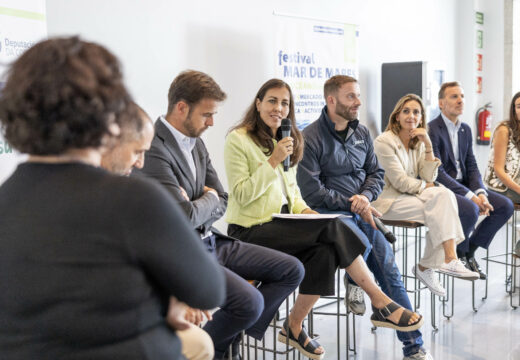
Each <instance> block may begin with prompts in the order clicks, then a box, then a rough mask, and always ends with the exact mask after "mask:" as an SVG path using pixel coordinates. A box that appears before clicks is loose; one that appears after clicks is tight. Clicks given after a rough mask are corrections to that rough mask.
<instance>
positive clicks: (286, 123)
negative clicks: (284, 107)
mask: <svg viewBox="0 0 520 360" xmlns="http://www.w3.org/2000/svg"><path fill="white" fill-rule="evenodd" d="M281 128H282V131H291V120H289V119H282V126H281Z"/></svg>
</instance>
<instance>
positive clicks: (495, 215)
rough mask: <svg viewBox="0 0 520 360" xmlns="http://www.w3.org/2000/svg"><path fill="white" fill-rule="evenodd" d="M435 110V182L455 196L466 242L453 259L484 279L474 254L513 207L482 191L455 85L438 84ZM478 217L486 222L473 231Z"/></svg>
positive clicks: (459, 90) (432, 125)
mask: <svg viewBox="0 0 520 360" xmlns="http://www.w3.org/2000/svg"><path fill="white" fill-rule="evenodd" d="M439 108H440V109H441V114H440V115H439V116H438V117H437V118H436V119H434V120H432V121H431V122H430V123H429V124H428V126H429V134H430V138H431V141H432V145H433V151H434V153H435V156H436V157H437V158H439V159H440V160H441V161H442V165H441V167H439V175H438V177H437V181H439V182H440V183H441V184H443V185H444V186H446V187H447V188H449V189H450V190H451V191H453V192H454V193H455V196H456V198H457V203H458V205H459V217H460V221H461V224H462V228H463V229H464V235H465V238H466V239H465V240H464V241H463V242H462V243H460V244H459V245H458V247H457V255H458V256H459V258H460V259H461V260H463V261H465V262H466V266H467V267H468V268H469V269H470V270H472V271H475V272H478V273H479V274H480V278H481V279H485V278H486V274H485V273H484V272H483V271H482V270H481V268H480V266H479V265H478V263H477V261H476V260H475V250H476V249H477V248H478V247H482V248H485V249H487V248H488V246H489V244H490V242H491V240H493V237H494V236H495V234H496V232H497V231H498V230H499V229H500V228H501V227H502V225H504V224H505V223H506V222H507V220H508V219H509V218H510V217H511V215H512V214H513V203H512V202H511V200H509V199H508V198H506V197H505V196H502V195H499V194H497V193H495V192H489V193H488V192H487V191H486V187H485V186H484V184H483V182H482V177H481V175H480V171H479V170H478V167H477V162H476V160H475V156H474V154H473V139H472V136H471V128H470V127H469V126H468V124H465V123H463V122H462V121H461V120H460V119H459V116H460V115H461V114H462V112H463V111H464V90H463V89H462V86H461V85H460V84H459V83H458V82H449V83H444V84H442V86H441V88H440V90H439ZM479 215H486V218H485V219H484V220H483V221H482V222H481V223H480V224H479V226H478V227H477V228H476V229H475V224H476V222H477V220H478V217H479ZM472 231H473V233H472Z"/></svg>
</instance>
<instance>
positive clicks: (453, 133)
mask: <svg viewBox="0 0 520 360" xmlns="http://www.w3.org/2000/svg"><path fill="white" fill-rule="evenodd" d="M441 116H442V120H444V124H446V128H447V129H448V134H449V135H450V141H451V149H452V151H453V156H454V157H455V164H456V166H457V177H456V180H459V181H460V180H462V170H461V167H460V151H459V130H460V126H461V122H460V119H457V121H456V122H455V123H453V121H451V120H450V119H448V118H447V117H446V116H445V115H444V114H443V113H442V112H441ZM475 193H476V194H480V193H484V194H485V195H486V196H487V193H486V190H485V189H478V190H477V191H476V192H475ZM475 193H474V192H473V191H471V190H470V191H468V192H467V193H466V195H464V196H465V197H466V198H467V199H470V200H471V198H472V197H473V196H476V195H475Z"/></svg>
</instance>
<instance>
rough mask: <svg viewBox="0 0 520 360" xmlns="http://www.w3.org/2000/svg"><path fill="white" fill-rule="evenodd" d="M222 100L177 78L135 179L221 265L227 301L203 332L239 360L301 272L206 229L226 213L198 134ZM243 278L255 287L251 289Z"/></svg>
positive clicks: (291, 262) (200, 82)
mask: <svg viewBox="0 0 520 360" xmlns="http://www.w3.org/2000/svg"><path fill="white" fill-rule="evenodd" d="M225 98H226V95H225V93H224V92H223V91H222V90H221V89H220V87H219V86H218V84H217V83H216V82H215V81H214V80H213V79H212V78H211V77H210V76H208V75H207V74H204V73H201V72H198V71H185V72H182V73H181V74H179V75H178V76H177V77H176V78H175V80H174V81H173V82H172V84H171V86H170V90H169V93H168V113H167V114H166V116H161V117H160V118H159V119H158V120H157V122H156V124H155V130H156V133H155V137H154V139H153V141H152V146H151V148H150V151H148V152H147V153H146V155H145V159H146V161H145V165H144V168H143V169H142V172H141V173H142V174H144V175H146V176H148V177H151V178H155V179H157V180H159V181H160V182H161V183H162V184H163V185H164V186H165V188H166V189H167V190H168V191H169V192H170V193H171V194H172V196H173V197H174V198H175V199H176V201H177V202H178V203H179V205H180V206H181V208H182V209H184V211H185V213H186V216H187V218H188V221H190V222H191V224H192V225H193V227H194V228H195V229H196V230H197V231H198V232H199V234H200V237H201V240H202V241H203V242H204V244H205V245H206V247H207V249H208V251H210V252H212V253H214V254H215V256H216V257H217V258H218V260H219V262H220V264H221V265H222V266H223V267H224V272H225V276H226V286H227V298H226V303H225V304H224V305H223V306H222V307H221V308H220V310H218V311H217V312H215V313H214V314H213V319H212V320H211V321H208V323H207V324H206V325H205V326H204V330H205V331H206V332H208V334H209V335H210V336H211V338H212V340H213V343H214V344H215V358H217V359H221V358H227V356H229V354H226V351H227V350H228V348H229V345H230V344H231V345H232V346H231V347H232V354H231V355H232V357H233V358H234V359H238V358H239V354H238V345H239V341H240V336H239V334H240V332H241V331H242V330H245V331H246V334H248V335H250V336H253V337H254V338H256V339H261V338H262V337H263V336H264V333H265V330H266V329H267V326H268V325H269V322H270V321H271V320H272V318H273V317H274V315H275V313H276V311H277V310H278V307H279V306H280V304H281V303H282V302H283V300H284V299H285V298H286V297H287V296H288V295H289V294H290V293H291V292H293V291H294V289H296V287H297V286H298V285H299V284H300V282H301V280H302V279H303V273H304V270H303V265H302V264H301V263H300V262H299V261H298V260H297V259H296V258H294V257H292V256H290V255H286V254H283V253H281V252H278V251H275V250H271V249H268V248H264V247H261V246H256V245H252V244H247V243H243V242H241V241H238V240H236V239H233V238H230V237H227V236H225V235H222V234H221V233H219V232H218V231H217V230H216V229H215V228H213V227H212V225H213V223H214V222H215V221H217V220H218V219H219V218H220V217H222V215H224V212H225V210H226V206H227V198H228V196H227V193H226V192H225V191H224V189H223V187H222V184H221V183H220V180H219V179H218V176H217V173H216V172H215V170H214V169H213V166H212V165H211V160H210V158H209V154H208V151H207V149H206V147H205V145H204V142H203V141H202V140H201V139H200V137H199V136H200V135H201V134H202V133H203V132H204V131H205V130H206V129H207V128H208V127H210V126H213V117H214V116H215V114H216V113H217V107H218V103H220V102H221V101H223V100H224V99H225ZM245 279H247V280H257V281H260V283H261V284H260V286H258V288H255V287H253V286H251V284H249V283H248V282H247V281H246V280H245ZM193 286H197V284H193ZM191 316H192V318H193V319H195V321H196V322H199V321H201V320H202V314H201V312H200V311H198V310H196V309H193V310H192V311H191Z"/></svg>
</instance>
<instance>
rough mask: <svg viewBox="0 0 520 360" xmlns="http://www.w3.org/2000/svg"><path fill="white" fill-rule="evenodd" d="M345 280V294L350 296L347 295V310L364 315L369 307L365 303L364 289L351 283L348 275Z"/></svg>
mask: <svg viewBox="0 0 520 360" xmlns="http://www.w3.org/2000/svg"><path fill="white" fill-rule="evenodd" d="M343 281H344V283H345V290H346V292H345V295H347V294H348V296H345V307H346V308H347V311H350V312H351V313H353V314H355V315H364V314H365V311H366V309H367V307H366V305H365V296H364V292H363V289H361V288H360V287H359V286H356V285H353V284H351V283H350V282H349V281H348V279H347V277H346V276H345V278H344V279H343Z"/></svg>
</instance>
